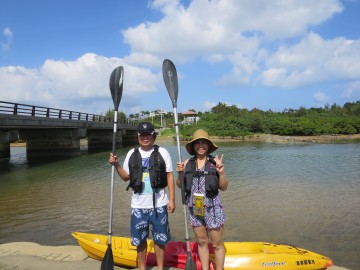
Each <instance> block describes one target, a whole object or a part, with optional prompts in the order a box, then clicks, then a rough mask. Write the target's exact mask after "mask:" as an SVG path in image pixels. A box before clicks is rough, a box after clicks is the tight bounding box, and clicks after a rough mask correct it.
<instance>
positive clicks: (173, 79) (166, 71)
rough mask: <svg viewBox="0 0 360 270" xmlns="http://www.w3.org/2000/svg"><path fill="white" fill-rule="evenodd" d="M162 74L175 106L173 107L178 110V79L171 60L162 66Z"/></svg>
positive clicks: (165, 61)
mask: <svg viewBox="0 0 360 270" xmlns="http://www.w3.org/2000/svg"><path fill="white" fill-rule="evenodd" d="M162 73H163V78H164V82H165V86H166V89H167V91H168V93H169V96H170V99H171V102H172V104H173V107H174V108H176V107H177V98H178V78H177V73H176V68H175V65H174V64H173V62H171V61H170V60H169V59H165V60H164V62H163V66H162Z"/></svg>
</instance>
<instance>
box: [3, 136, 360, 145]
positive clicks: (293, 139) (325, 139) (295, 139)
mask: <svg viewBox="0 0 360 270" xmlns="http://www.w3.org/2000/svg"><path fill="white" fill-rule="evenodd" d="M174 138H175V136H158V137H157V138H156V140H157V141H158V142H172V141H174ZM210 139H211V140H213V141H214V142H217V143H219V142H221V143H227V142H264V143H279V144H281V143H284V144H285V143H294V144H301V143H349V142H360V134H352V135H318V136H280V135H273V134H263V133H262V134H253V135H247V136H239V137H230V136H229V137H226V136H210ZM184 142H186V141H184ZM80 145H87V139H86V138H84V139H80ZM10 146H11V147H25V146H26V142H13V143H10Z"/></svg>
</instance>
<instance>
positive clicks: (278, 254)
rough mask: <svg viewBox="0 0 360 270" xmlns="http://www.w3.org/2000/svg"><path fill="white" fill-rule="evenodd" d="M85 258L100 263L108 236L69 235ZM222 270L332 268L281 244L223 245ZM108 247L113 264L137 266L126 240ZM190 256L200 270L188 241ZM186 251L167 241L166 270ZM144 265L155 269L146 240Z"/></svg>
mask: <svg viewBox="0 0 360 270" xmlns="http://www.w3.org/2000/svg"><path fill="white" fill-rule="evenodd" d="M72 236H73V237H74V238H75V239H76V240H77V241H78V243H79V245H80V246H81V247H82V249H83V250H84V251H85V252H86V253H87V254H88V256H89V257H91V258H93V259H96V260H100V261H102V260H103V258H104V255H105V252H106V250H107V247H108V236H107V235H101V234H90V233H82V232H73V233H72ZM224 244H225V249H226V255H225V269H284V270H316V269H317V270H320V269H326V268H328V267H330V266H332V265H333V263H332V260H331V259H329V258H327V257H325V256H323V255H320V254H317V253H314V252H312V251H309V250H306V249H302V248H298V247H294V246H290V245H284V244H272V243H266V242H225V243H224ZM209 247H210V252H211V254H212V255H211V256H210V257H211V258H210V259H211V261H212V262H211V268H214V265H213V264H214V255H213V253H214V251H213V249H212V247H211V245H209ZM111 248H112V251H113V256H114V263H115V264H116V265H119V266H123V267H134V268H135V267H138V265H137V253H136V247H135V246H132V245H131V243H130V238H128V237H119V236H113V237H112V243H111ZM190 249H191V255H192V257H193V258H194V261H195V263H196V268H197V269H198V270H200V269H201V264H200V260H199V256H198V252H197V243H195V242H190ZM186 258H187V251H186V243H185V242H170V243H168V244H167V245H166V249H165V264H164V266H167V267H175V268H180V269H184V268H185V264H186ZM146 260H147V265H148V266H156V258H155V251H154V243H153V241H152V240H148V254H147V259H146Z"/></svg>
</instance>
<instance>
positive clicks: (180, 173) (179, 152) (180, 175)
mask: <svg viewBox="0 0 360 270" xmlns="http://www.w3.org/2000/svg"><path fill="white" fill-rule="evenodd" d="M174 122H175V132H176V144H177V149H178V158H179V162H181V160H182V157H181V148H180V136H179V123H178V113H177V108H176V107H174ZM179 178H180V183H181V184H180V185H181V197H182V198H181V199H182V204H183V207H184V221H185V222H184V223H185V241H186V250H187V252H190V238H189V230H188V226H187V209H186V208H187V205H186V198H185V186H184V181H183V172H179Z"/></svg>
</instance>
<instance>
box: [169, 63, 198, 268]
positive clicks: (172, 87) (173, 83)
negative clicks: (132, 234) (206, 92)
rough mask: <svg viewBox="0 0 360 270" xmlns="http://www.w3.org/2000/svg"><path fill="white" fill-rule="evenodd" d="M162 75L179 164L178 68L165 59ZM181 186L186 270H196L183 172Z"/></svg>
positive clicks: (180, 173) (180, 174) (181, 173)
mask: <svg viewBox="0 0 360 270" xmlns="http://www.w3.org/2000/svg"><path fill="white" fill-rule="evenodd" d="M162 73H163V78H164V82H165V86H166V89H167V91H168V93H169V96H170V99H171V102H172V105H173V108H174V122H175V131H176V142H177V150H178V155H179V162H181V149H180V138H179V123H178V114H177V98H178V78H177V73H176V68H175V65H174V64H173V62H171V61H170V60H169V59H165V60H164V62H163V66H162ZM179 177H180V183H181V184H180V186H181V199H182V204H183V207H184V219H185V240H186V251H187V258H186V264H185V270H196V265H195V262H194V259H193V257H192V256H191V252H190V238H189V231H188V227H187V214H186V198H185V183H184V179H183V172H179Z"/></svg>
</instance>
